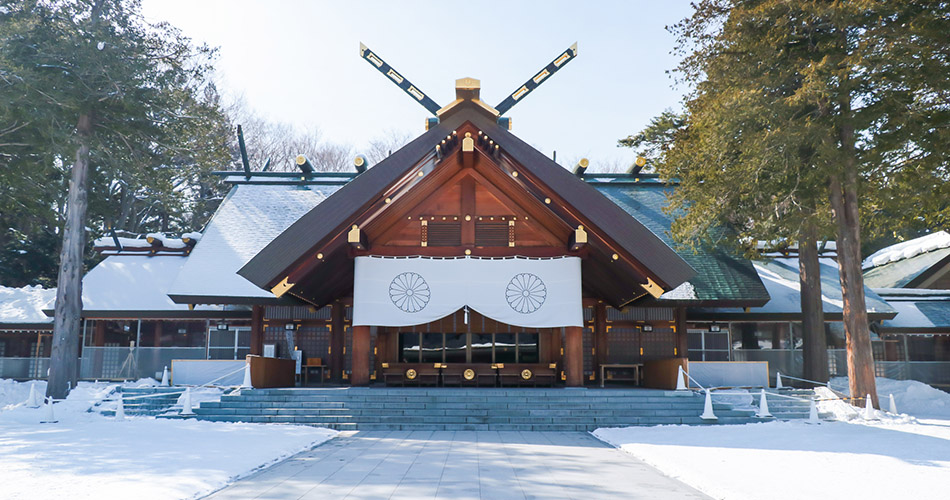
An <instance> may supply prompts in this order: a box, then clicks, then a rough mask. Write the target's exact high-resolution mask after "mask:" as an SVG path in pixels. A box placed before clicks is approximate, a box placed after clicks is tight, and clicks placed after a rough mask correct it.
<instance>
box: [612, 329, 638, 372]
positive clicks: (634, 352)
mask: <svg viewBox="0 0 950 500" xmlns="http://www.w3.org/2000/svg"><path fill="white" fill-rule="evenodd" d="M639 362H640V330H639V329H638V328H611V329H610V331H609V332H607V363H612V364H632V363H639Z"/></svg>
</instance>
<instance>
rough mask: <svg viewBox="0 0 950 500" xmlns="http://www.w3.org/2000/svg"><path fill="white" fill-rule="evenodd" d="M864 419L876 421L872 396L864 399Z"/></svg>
mask: <svg viewBox="0 0 950 500" xmlns="http://www.w3.org/2000/svg"><path fill="white" fill-rule="evenodd" d="M864 419H865V420H874V404H872V403H871V395H870V394H868V396H867V397H866V398H865V399H864Z"/></svg>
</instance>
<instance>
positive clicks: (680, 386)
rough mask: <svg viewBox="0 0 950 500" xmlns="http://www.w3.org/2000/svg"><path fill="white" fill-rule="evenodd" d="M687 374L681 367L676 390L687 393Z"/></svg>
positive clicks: (677, 374)
mask: <svg viewBox="0 0 950 500" xmlns="http://www.w3.org/2000/svg"><path fill="white" fill-rule="evenodd" d="M686 385H687V384H686V373H685V372H684V371H683V367H682V366H680V367H679V371H677V372H676V390H677V391H685V390H687V389H686Z"/></svg>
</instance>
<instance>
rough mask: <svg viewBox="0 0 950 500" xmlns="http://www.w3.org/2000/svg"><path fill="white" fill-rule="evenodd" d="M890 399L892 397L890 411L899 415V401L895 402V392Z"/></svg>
mask: <svg viewBox="0 0 950 500" xmlns="http://www.w3.org/2000/svg"><path fill="white" fill-rule="evenodd" d="M890 399H891V408H890V412H891V413H893V414H894V415H897V403H895V402H894V395H893V394H891V396H890Z"/></svg>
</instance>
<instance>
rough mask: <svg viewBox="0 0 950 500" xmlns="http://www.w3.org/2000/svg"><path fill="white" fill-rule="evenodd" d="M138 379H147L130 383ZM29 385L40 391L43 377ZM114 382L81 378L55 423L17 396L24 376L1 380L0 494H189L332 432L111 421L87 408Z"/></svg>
mask: <svg viewBox="0 0 950 500" xmlns="http://www.w3.org/2000/svg"><path fill="white" fill-rule="evenodd" d="M137 383H144V384H148V383H149V382H148V381H147V380H145V381H139V382H133V383H131V384H129V385H134V384H137ZM36 387H37V391H38V392H40V393H41V395H42V393H43V392H45V390H46V384H45V382H42V381H37V382H36ZM115 387H116V386H115V385H114V384H104V383H80V384H79V386H78V387H77V388H75V389H73V391H72V392H71V393H70V395H69V398H67V401H65V402H62V403H57V404H56V405H54V411H55V417H56V419H57V420H59V423H56V424H38V423H36V422H38V421H39V420H40V419H41V417H42V416H43V415H44V412H45V409H44V408H38V409H31V408H26V407H25V406H23V405H22V403H23V402H24V401H25V400H26V398H27V396H28V395H29V390H30V383H17V382H13V381H11V380H0V484H2V487H0V488H2V495H0V496H2V497H3V498H4V499H8V498H10V499H25V498H71V499H73V498H89V499H92V498H95V499H111V498H123V499H124V498H135V499H136V500H150V499H168V498H195V497H200V496H204V495H207V494H208V493H211V492H212V491H215V490H217V489H220V488H222V487H224V486H225V485H227V484H228V483H229V482H232V481H234V480H235V479H238V478H241V477H244V476H246V475H248V474H250V473H252V472H254V471H256V470H258V469H260V468H263V467H267V466H269V465H271V464H274V463H276V462H278V461H280V460H283V459H284V458H286V457H288V456H290V455H292V454H294V453H297V452H300V451H303V450H306V449H310V448H312V447H313V446H316V445H317V444H320V443H322V442H324V441H326V440H328V439H330V438H332V437H333V436H335V435H336V431H331V430H329V429H321V428H317V427H308V426H296V425H278V424H243V423H233V424H232V423H213V422H199V421H196V420H169V419H155V418H150V417H127V419H126V420H124V421H116V420H114V419H112V418H107V417H103V416H101V415H99V414H98V413H92V412H88V411H87V410H88V409H89V407H90V406H91V405H93V404H95V402H96V401H98V400H101V399H102V398H103V397H105V396H106V395H108V394H109V393H111V391H112V390H114V389H115ZM199 392H200V391H199Z"/></svg>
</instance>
